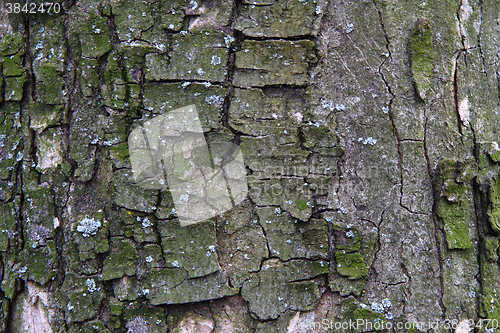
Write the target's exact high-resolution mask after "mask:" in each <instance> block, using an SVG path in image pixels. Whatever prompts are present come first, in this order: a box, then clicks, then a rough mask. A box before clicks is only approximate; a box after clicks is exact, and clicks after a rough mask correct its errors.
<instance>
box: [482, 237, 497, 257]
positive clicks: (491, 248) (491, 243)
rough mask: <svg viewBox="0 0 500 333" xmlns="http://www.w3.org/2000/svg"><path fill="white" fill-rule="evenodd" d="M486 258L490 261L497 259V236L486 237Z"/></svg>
mask: <svg viewBox="0 0 500 333" xmlns="http://www.w3.org/2000/svg"><path fill="white" fill-rule="evenodd" d="M485 252H486V253H485V254H486V258H487V259H488V260H489V261H491V262H496V261H497V260H498V238H487V239H486V242H485Z"/></svg>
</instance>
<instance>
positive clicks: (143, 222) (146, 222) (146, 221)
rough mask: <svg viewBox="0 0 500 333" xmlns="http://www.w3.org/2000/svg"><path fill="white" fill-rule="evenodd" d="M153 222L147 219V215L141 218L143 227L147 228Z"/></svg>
mask: <svg viewBox="0 0 500 333" xmlns="http://www.w3.org/2000/svg"><path fill="white" fill-rule="evenodd" d="M152 225H153V224H152V223H151V222H150V221H149V219H148V218H147V217H145V218H144V219H143V220H142V227H143V228H148V227H150V226H152Z"/></svg>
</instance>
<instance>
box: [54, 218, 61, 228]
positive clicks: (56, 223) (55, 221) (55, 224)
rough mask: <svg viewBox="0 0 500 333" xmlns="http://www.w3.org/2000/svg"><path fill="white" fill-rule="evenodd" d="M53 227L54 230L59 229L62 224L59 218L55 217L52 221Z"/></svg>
mask: <svg viewBox="0 0 500 333" xmlns="http://www.w3.org/2000/svg"><path fill="white" fill-rule="evenodd" d="M52 225H53V226H54V229H56V228H57V227H59V225H60V222H59V219H58V218H57V217H54V218H53V219H52Z"/></svg>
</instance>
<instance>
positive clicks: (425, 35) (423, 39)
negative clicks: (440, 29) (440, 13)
mask: <svg viewBox="0 0 500 333" xmlns="http://www.w3.org/2000/svg"><path fill="white" fill-rule="evenodd" d="M433 54H434V45H433V44H432V29H431V26H430V25H429V22H428V21H427V20H424V19H419V20H418V22H417V25H416V27H415V29H414V30H413V32H412V34H411V36H410V57H411V71H412V74H413V79H414V80H415V85H416V88H417V92H418V95H419V96H420V98H422V100H426V98H427V99H428V97H429V94H430V93H431V92H432V69H433V57H434V56H433Z"/></svg>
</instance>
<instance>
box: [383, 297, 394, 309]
mask: <svg viewBox="0 0 500 333" xmlns="http://www.w3.org/2000/svg"><path fill="white" fill-rule="evenodd" d="M382 305H383V307H384V308H390V307H391V306H392V303H391V301H390V300H389V299H388V298H384V299H383V300H382Z"/></svg>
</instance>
